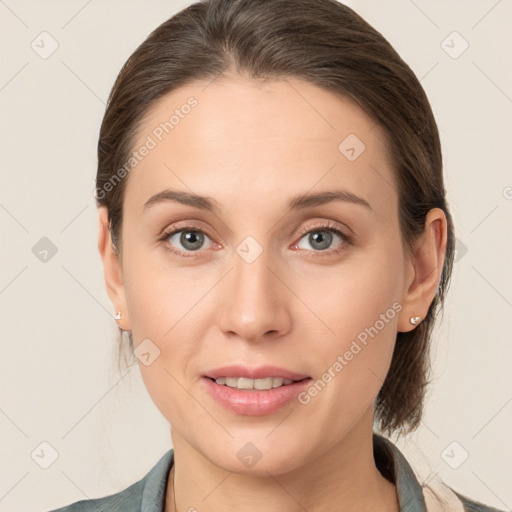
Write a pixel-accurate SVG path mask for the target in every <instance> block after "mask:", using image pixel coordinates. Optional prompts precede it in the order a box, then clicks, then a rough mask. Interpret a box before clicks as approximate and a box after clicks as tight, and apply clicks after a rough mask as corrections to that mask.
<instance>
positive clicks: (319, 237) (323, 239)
mask: <svg viewBox="0 0 512 512" xmlns="http://www.w3.org/2000/svg"><path fill="white" fill-rule="evenodd" d="M325 234H327V236H325ZM309 237H310V243H311V245H312V246H313V247H314V243H313V242H315V243H318V242H320V247H317V249H326V248H327V247H329V245H330V242H331V238H332V235H331V234H330V233H329V232H328V231H316V232H315V233H312V234H311V235H310V236H309Z"/></svg>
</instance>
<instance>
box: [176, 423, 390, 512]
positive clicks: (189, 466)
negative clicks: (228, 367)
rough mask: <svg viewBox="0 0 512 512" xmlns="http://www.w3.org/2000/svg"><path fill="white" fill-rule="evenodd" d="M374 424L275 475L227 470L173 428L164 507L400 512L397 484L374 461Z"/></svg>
mask: <svg viewBox="0 0 512 512" xmlns="http://www.w3.org/2000/svg"><path fill="white" fill-rule="evenodd" d="M372 425H373V423H370V429H366V430H364V431H363V430H362V429H358V430H353V431H351V432H350V433H349V434H348V435H347V436H345V438H344V439H342V440H341V441H340V442H339V443H338V444H337V445H335V446H333V447H331V448H330V449H329V450H328V451H327V452H326V453H323V454H320V455H318V456H316V457H313V458H311V459H309V460H308V464H307V465H305V466H301V467H298V468H296V469H294V470H292V471H290V472H285V473H281V474H279V475H276V476H274V475H271V474H270V473H267V475H268V476H260V475H251V474H239V473H233V472H230V471H226V470H224V469H222V468H220V467H219V466H217V465H215V464H213V463H212V462H211V461H209V460H208V459H207V458H205V457H204V456H203V455H202V454H200V453H199V452H197V451H196V450H195V449H194V448H193V447H192V446H191V445H190V444H189V443H188V442H187V441H186V440H185V439H184V438H183V437H182V436H180V435H179V434H178V433H176V432H174V431H173V432H172V439H173V446H174V465H173V468H172V470H171V472H170V474H169V484H168V486H167V494H166V512H190V511H194V510H196V511H197V510H200V511H201V512H214V511H218V510H222V511H226V512H232V511H233V512H235V511H238V510H244V511H247V512H253V511H254V512H255V511H260V510H262V508H264V509H265V511H266V512H277V511H279V512H298V511H303V510H307V511H308V512H327V511H331V510H343V511H344V512H356V511H358V512H365V511H368V512H369V511H372V512H384V511H386V512H398V511H399V505H398V499H397V494H396V487H395V485H394V484H393V483H391V482H389V481H388V480H387V479H386V478H384V477H383V476H382V475H381V473H380V472H379V470H378V469H377V467H376V465H375V460H374V456H373V439H372V429H371V427H372ZM173 484H174V485H173ZM174 503H176V509H175V508H174Z"/></svg>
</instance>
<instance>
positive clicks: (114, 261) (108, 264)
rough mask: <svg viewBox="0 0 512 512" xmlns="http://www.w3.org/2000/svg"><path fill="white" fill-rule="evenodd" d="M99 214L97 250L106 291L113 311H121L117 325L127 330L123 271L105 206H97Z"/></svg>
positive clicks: (127, 317) (127, 318)
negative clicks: (101, 264) (113, 242)
mask: <svg viewBox="0 0 512 512" xmlns="http://www.w3.org/2000/svg"><path fill="white" fill-rule="evenodd" d="M98 214H99V232H98V250H99V252H100V256H101V259H102V261H103V271H104V276H105V284H106V287H107V293H108V296H109V297H110V300H111V301H112V304H113V306H114V309H115V311H116V312H117V311H121V312H122V317H121V320H118V322H117V323H118V325H119V327H121V329H123V330H125V331H128V330H130V327H129V323H130V322H129V320H130V319H129V316H128V310H127V308H126V296H125V290H124V283H123V272H122V267H121V262H120V260H119V256H118V254H117V253H116V251H115V250H114V246H113V244H112V237H111V234H110V229H109V225H108V211H107V208H106V207H105V206H100V207H98Z"/></svg>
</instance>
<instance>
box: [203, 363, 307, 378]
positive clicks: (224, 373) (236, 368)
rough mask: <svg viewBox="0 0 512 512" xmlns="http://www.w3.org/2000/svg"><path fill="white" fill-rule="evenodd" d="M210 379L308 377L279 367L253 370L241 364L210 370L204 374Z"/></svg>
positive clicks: (268, 366)
mask: <svg viewBox="0 0 512 512" xmlns="http://www.w3.org/2000/svg"><path fill="white" fill-rule="evenodd" d="M204 376H205V377H208V378H210V379H218V378H219V377H245V378H247V379H264V378H265V377H282V378H283V379H291V380H296V381H297V380H302V379H305V378H307V377H308V375H303V374H300V373H295V372H292V371H290V370H286V369H285V368H280V367H279V366H271V365H265V366H258V367H254V368H251V367H249V366H244V365H241V364H235V365H230V366H223V367H221V368H214V369H212V370H208V371H207V372H205V374H204Z"/></svg>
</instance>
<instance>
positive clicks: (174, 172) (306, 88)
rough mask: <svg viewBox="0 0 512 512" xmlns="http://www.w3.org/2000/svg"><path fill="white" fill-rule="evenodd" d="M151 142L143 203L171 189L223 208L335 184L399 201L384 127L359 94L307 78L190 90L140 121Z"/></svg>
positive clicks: (136, 187) (140, 168)
mask: <svg viewBox="0 0 512 512" xmlns="http://www.w3.org/2000/svg"><path fill="white" fill-rule="evenodd" d="M143 146H147V147H150V149H149V150H146V151H144V153H145V156H143V157H139V160H138V161H137V162H136V165H135V166H134V167H133V170H132V171H131V172H130V175H129V180H128V184H127V188H126V192H125V203H126V204H128V203H130V204H132V205H133V206H137V205H138V206H137V207H139V208H142V205H143V203H144V202H145V201H146V200H147V198H148V197H149V196H150V195H152V194H155V193H157V192H160V191H162V190H163V189H164V188H166V187H169V188H174V189H176V188H178V189H180V190H186V191H194V192H195V193H197V194H201V195H211V196H214V197H216V198H218V201H219V203H221V204H223V203H225V202H229V203H231V204H233V201H235V200H240V201H242V200H243V199H242V198H244V197H245V200H247V199H248V198H255V197H262V196H264V197H268V195H269V194H272V195H273V197H274V198H275V200H276V202H277V201H278V199H279V196H281V195H282V196H283V201H284V200H286V198H287V197H289V196H292V195H295V194H294V192H296V193H300V192H302V193H305V192H306V191H308V190H312V189H313V190H314V189H319V190H320V189H321V190H325V189H326V188H329V187H336V188H339V187H345V188H348V189H350V190H351V191H352V192H354V193H358V195H362V196H364V197H365V198H366V199H367V200H368V201H369V202H372V201H373V203H375V204H376V206H377V207H378V205H379V204H381V205H382V206H383V207H384V206H385V204H386V202H387V203H388V204H392V203H393V201H394V200H396V192H395V187H394V184H393V183H394V177H393V172H392V169H391V165H390V162H389V158H388V149H387V144H386V139H385V136H384V134H383V132H382V130H381V128H380V126H378V125H377V124H376V122H375V121H374V120H373V119H372V118H371V117H369V116H368V115H367V114H366V113H365V112H364V111H363V110H362V109H361V108H360V107H359V105H358V104H357V103H356V102H355V101H354V100H352V99H349V98H347V97H345V96H341V95H337V94H334V93H332V92H329V91H327V90H324V89H322V88H320V87H318V86H315V85H313V84H310V83H307V82H304V81H300V80H292V79H280V80H252V79H247V78H243V77H239V76H233V77H222V78H220V79H219V78H217V79H216V80H214V81H203V82H197V83H193V84H189V85H186V86H183V87H181V88H179V89H176V90H174V91H172V92H171V93H168V94H167V95H165V96H164V97H162V98H161V99H159V100H158V101H157V102H156V103H155V104H154V105H153V106H152V108H151V109H150V110H149V111H148V113H147V114H146V116H145V117H144V119H143V120H142V122H141V123H140V124H139V126H138V131H137V136H136V140H135V143H134V144H133V147H132V150H133V151H137V150H138V149H140V148H142V147H143ZM134 163H135V162H134ZM254 200H255V199H254Z"/></svg>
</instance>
